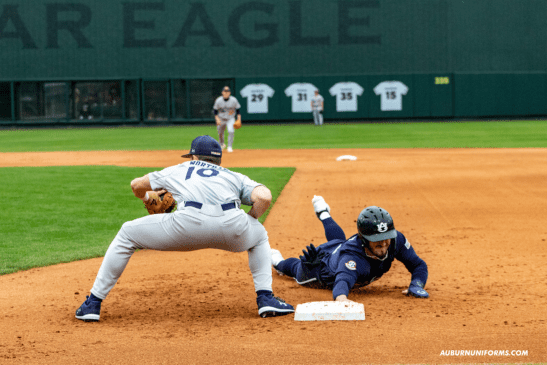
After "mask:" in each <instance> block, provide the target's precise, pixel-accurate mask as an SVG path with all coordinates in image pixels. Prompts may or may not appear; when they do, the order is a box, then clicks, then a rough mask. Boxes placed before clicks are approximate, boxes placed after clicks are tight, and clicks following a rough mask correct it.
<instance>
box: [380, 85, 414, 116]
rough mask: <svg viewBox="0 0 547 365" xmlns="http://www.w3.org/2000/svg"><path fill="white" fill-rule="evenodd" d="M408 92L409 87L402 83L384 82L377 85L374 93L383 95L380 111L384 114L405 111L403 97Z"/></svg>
mask: <svg viewBox="0 0 547 365" xmlns="http://www.w3.org/2000/svg"><path fill="white" fill-rule="evenodd" d="M407 92H408V87H407V86H406V85H405V84H403V83H402V82H401V81H384V82H381V83H379V84H378V85H376V87H375V88H374V93H375V94H376V95H382V99H381V103H382V104H381V106H380V109H381V110H382V111H383V112H386V111H392V110H395V111H397V110H403V97H402V95H406V93H407Z"/></svg>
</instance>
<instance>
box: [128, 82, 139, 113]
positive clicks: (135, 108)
mask: <svg viewBox="0 0 547 365" xmlns="http://www.w3.org/2000/svg"><path fill="white" fill-rule="evenodd" d="M138 95H139V94H138V82H137V81H126V82H125V117H126V118H128V119H140V118H139V98H138Z"/></svg>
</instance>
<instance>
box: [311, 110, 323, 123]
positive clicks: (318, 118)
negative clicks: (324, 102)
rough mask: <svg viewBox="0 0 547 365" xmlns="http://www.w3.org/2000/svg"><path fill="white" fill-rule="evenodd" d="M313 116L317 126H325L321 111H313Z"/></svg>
mask: <svg viewBox="0 0 547 365" xmlns="http://www.w3.org/2000/svg"><path fill="white" fill-rule="evenodd" d="M312 114H313V122H314V123H315V125H323V114H321V111H319V110H314V111H312Z"/></svg>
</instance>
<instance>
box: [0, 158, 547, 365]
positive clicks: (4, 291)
mask: <svg viewBox="0 0 547 365" xmlns="http://www.w3.org/2000/svg"><path fill="white" fill-rule="evenodd" d="M182 152H185V151H142V152H140V151H139V152H135V151H120V152H116V151H100V152H51V153H49V152H46V153H22V154H18V153H2V154H0V156H1V157H0V165H1V166H2V167H5V166H50V165H120V166H157V167H158V169H159V168H161V167H165V166H170V165H173V164H177V163H181V162H182V161H183V160H182V159H181V158H180V155H181V154H182ZM347 154H350V155H354V156H356V157H357V161H342V162H337V161H336V157H338V156H341V155H347ZM223 165H224V166H225V167H276V166H286V167H296V172H295V174H294V175H293V177H292V178H291V180H290V181H289V183H288V184H287V185H286V187H285V189H284V190H283V192H282V193H281V195H280V196H279V198H278V200H277V202H276V204H275V206H274V207H273V209H272V210H271V213H270V215H269V216H268V218H267V219H266V222H265V226H266V228H267V230H268V233H269V237H270V244H271V246H272V247H274V248H277V249H279V250H280V251H281V252H282V254H283V255H284V256H285V257H296V256H298V255H299V254H300V253H301V250H302V248H304V247H305V245H307V244H309V243H310V242H311V243H314V244H315V245H319V244H321V243H323V242H324V241H325V238H324V233H323V230H322V225H321V223H320V222H319V221H318V220H317V218H316V216H315V214H314V212H313V208H312V205H311V199H312V197H313V195H314V194H315V195H322V196H323V197H324V198H325V200H326V201H327V202H328V204H329V205H330V207H331V210H332V215H333V218H334V219H335V220H336V221H337V222H338V223H339V224H340V225H341V226H342V228H343V229H344V230H345V232H346V234H347V235H348V236H350V235H352V234H354V233H355V232H356V229H355V220H356V217H357V216H358V214H359V212H360V211H361V210H362V209H363V208H364V207H366V206H368V205H378V206H381V207H383V208H385V209H387V210H388V211H389V212H390V213H391V215H392V216H393V217H394V220H395V225H396V228H397V229H398V230H399V231H401V232H403V233H404V234H405V235H406V237H407V238H408V240H409V241H410V242H411V244H412V245H413V246H414V248H415V250H416V252H417V253H418V255H419V256H420V257H422V258H423V259H424V260H425V261H426V262H427V264H428V267H429V280H428V283H427V286H426V289H427V290H428V292H429V293H430V295H431V297H430V299H428V300H419V299H413V298H408V297H406V296H403V295H402V294H401V291H402V290H404V289H405V288H406V287H407V286H408V284H409V282H410V274H409V273H408V271H407V270H406V269H405V267H404V266H403V265H402V264H401V263H399V262H396V263H395V264H394V266H393V268H392V269H391V271H390V272H388V273H387V274H386V275H384V277H382V278H381V279H379V280H378V281H376V282H374V283H372V284H371V285H370V286H368V287H365V288H363V289H361V290H357V291H354V292H352V293H351V294H350V299H352V300H355V301H357V302H361V303H364V305H365V311H366V320H365V321H354V322H342V321H340V322H336V321H330V322H295V321H294V320H293V319H294V316H293V315H289V316H285V317H278V318H269V319H262V318H260V317H259V316H258V315H257V308H256V303H255V294H254V289H253V283H252V279H251V275H250V272H249V268H248V266H247V255H246V254H245V253H241V254H234V253H229V252H223V251H214V250H204V251H198V252H191V253H175V252H167V253H165V252H155V251H139V252H137V253H136V254H135V255H134V256H133V257H132V259H131V260H130V262H129V265H128V266H127V269H126V270H125V272H124V274H123V275H122V277H121V279H120V281H119V283H118V284H117V285H116V287H115V288H114V289H113V290H112V292H111V294H110V295H109V297H108V298H107V300H105V301H104V303H103V311H102V313H101V321H100V322H99V323H83V322H80V321H78V320H76V319H75V318H74V311H75V310H76V309H77V308H78V306H79V305H80V304H81V303H82V302H83V300H85V295H86V294H88V293H89V289H90V288H91V286H92V284H93V281H94V279H95V275H96V273H97V270H98V269H99V266H100V264H101V261H102V258H97V259H91V260H86V261H80V262H73V263H69V264H60V265H56V266H51V267H45V268H39V269H32V270H28V271H24V272H19V273H15V274H10V275H4V276H1V277H0V288H1V291H0V310H1V313H0V363H6V364H44V363H47V364H80V363H87V364H107V363H108V364H160V363H162V364H364V363H375V364H387V363H391V364H395V363H430V364H432V363H443V364H450V363H452V364H455V363H458V364H459V363H485V362H486V363H522V362H527V363H530V362H535V363H537V362H542V361H547V346H546V345H545V338H546V335H547V311H546V310H545V308H546V302H547V275H546V271H545V264H546V262H547V245H546V240H547V224H546V219H545V217H546V216H547V183H546V182H547V149H427V150H426V149H361V150H355V149H351V150H349V149H346V150H345V149H326V150H266V151H260V150H236V151H235V152H234V153H232V154H225V157H224V160H223ZM128 183H129V182H128ZM88 204H92V202H88ZM76 239H77V238H76ZM273 286H274V292H275V294H276V295H278V296H280V297H282V298H283V299H285V300H286V301H287V302H289V303H291V304H293V305H295V306H296V305H297V304H299V303H304V302H310V301H323V300H331V299H332V296H331V292H330V291H324V290H313V289H307V288H302V287H299V286H298V285H297V284H296V283H295V282H294V281H293V280H290V279H288V278H286V277H280V276H277V274H275V273H274V282H273ZM451 350H457V351H459V350H471V351H472V350H480V351H482V350H492V351H494V350H503V351H508V352H509V353H510V352H511V351H513V350H516V351H527V356H520V357H518V356H488V355H486V356H444V355H441V354H442V353H445V352H446V351H448V352H450V351H451Z"/></svg>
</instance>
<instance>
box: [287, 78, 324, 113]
mask: <svg viewBox="0 0 547 365" xmlns="http://www.w3.org/2000/svg"><path fill="white" fill-rule="evenodd" d="M315 90H317V88H316V87H315V86H314V85H313V84H310V83H307V82H305V83H301V82H297V83H294V84H291V85H290V86H289V87H288V88H286V89H285V95H287V96H289V97H292V112H293V113H311V98H312V97H313V94H314V92H315Z"/></svg>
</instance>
